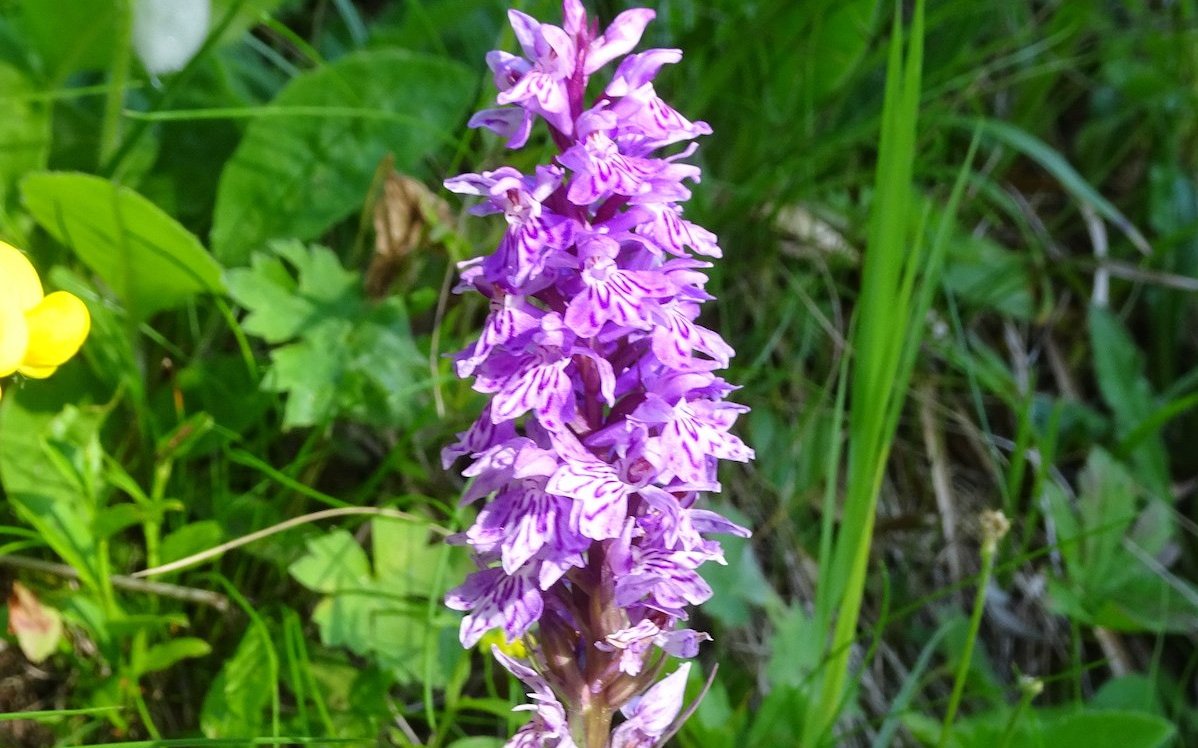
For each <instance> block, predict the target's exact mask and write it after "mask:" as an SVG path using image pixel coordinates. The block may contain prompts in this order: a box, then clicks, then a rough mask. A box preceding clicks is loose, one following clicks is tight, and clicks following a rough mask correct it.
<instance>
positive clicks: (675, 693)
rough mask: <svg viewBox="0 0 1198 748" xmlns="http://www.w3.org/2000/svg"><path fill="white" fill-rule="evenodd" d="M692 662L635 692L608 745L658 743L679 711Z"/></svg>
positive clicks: (648, 746)
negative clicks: (639, 692) (638, 694)
mask: <svg viewBox="0 0 1198 748" xmlns="http://www.w3.org/2000/svg"><path fill="white" fill-rule="evenodd" d="M690 670H691V665H690V663H689V662H688V663H685V664H683V665H682V667H680V668H678V669H677V670H675V671H674V672H673V673H671V674H670V675H668V676H667V677H666V678H665V679H664V680H662V681H661V682H660V683H658V684H657V685H655V686H653V687H652V688H650V689H649V690H648V691H646V692H645V693H644V694H643V695H642V696H637V697H636V698H634V699H632V700H631V701H629V702H628V704H627V705H625V706H624V707H622V708H621V709H620V711H621V712H622V713H623V714H624V717H625V718H626V719H627V721H626V722H624V724H622V725H620V726H619V727H617V728H616V731H615V732H614V733H612V736H611V748H652V747H653V746H657V745H661V743H660V741H661V739H662V737H664V736H665V735H666V733H667V732H668V731H669V729H670V727H671V726H672V725H673V723H674V720H675V719H676V718H677V717H678V712H679V711H681V710H682V697H683V692H684V691H685V690H686V679H687V676H688V675H690Z"/></svg>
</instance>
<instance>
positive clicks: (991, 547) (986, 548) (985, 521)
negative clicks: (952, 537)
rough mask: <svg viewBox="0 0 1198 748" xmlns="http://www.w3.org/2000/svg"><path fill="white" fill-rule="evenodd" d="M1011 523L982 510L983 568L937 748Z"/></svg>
mask: <svg viewBox="0 0 1198 748" xmlns="http://www.w3.org/2000/svg"><path fill="white" fill-rule="evenodd" d="M1010 527H1011V525H1010V523H1008V522H1007V518H1006V517H1005V516H1004V515H1003V513H1002V512H985V513H983V514H982V571H981V574H979V576H978V590H977V593H976V594H975V595H974V597H973V612H972V613H971V614H970V616H969V633H968V636H967V637H966V639H965V650H964V651H963V652H962V653H961V662H960V663H958V664H957V675H956V677H955V678H954V679H953V692H952V695H950V696H949V699H948V708H947V709H946V710H945V712H944V723H943V724H942V725H941V726H940V740H939V741H938V742H937V743H936V746H937V748H944V746H946V745H948V736H949V733H950V732H951V731H952V727H953V720H955V719H956V718H957V708H958V707H960V706H961V695H962V694H963V693H965V679H966V678H967V677H968V675H969V664H970V662H971V661H972V660H973V647H974V644H975V643H976V642H977V639H978V630H979V629H980V628H981V626H982V611H984V610H985V609H986V588H987V587H989V586H990V579H991V577H993V576H994V556H995V554H996V553H997V551H998V541H999V540H1001V539H1002V537H1003V536H1004V535H1006V534H1007V530H1009V529H1010Z"/></svg>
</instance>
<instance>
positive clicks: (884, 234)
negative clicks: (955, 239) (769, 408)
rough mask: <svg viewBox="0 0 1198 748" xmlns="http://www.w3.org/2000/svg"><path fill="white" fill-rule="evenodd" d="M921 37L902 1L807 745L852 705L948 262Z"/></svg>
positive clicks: (917, 19)
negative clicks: (922, 178) (923, 356)
mask: <svg viewBox="0 0 1198 748" xmlns="http://www.w3.org/2000/svg"><path fill="white" fill-rule="evenodd" d="M923 35H924V3H923V2H922V0H919V2H917V3H916V4H915V11H914V16H913V20H912V24H911V30H910V35H909V38H908V39H907V40H906V43H904V33H903V23H902V4H901V3H896V4H895V16H894V23H893V31H892V36H891V41H890V56H889V62H888V65H887V69H886V94H885V103H884V105H883V111H882V132H881V142H880V147H879V153H878V165H877V171H876V175H875V181H874V203H873V206H872V209H871V214H870V225H869V234H868V244H867V246H866V252H865V258H864V265H863V270H862V282H861V295H860V298H859V300H858V306H857V313H856V314H857V316H856V319H855V321H854V326H853V330H852V338H851V340H852V348H853V357H854V358H853V365H852V369H851V373H850V384H849V391H850V395H851V398H852V399H851V405H850V410H849V444H848V472H847V475H846V477H845V493H844V497H845V498H844V507H843V519H842V520H841V523H840V527H839V528H838V530H837V531H836V535H835V539H834V540H833V541H831V543H829V542H828V541H827V540H826V537H827V533H829V532H831V524H830V523H827V522H826V523H825V525H824V533H825V540H824V542H823V543H822V544H821V547H823V548H825V549H827V548H829V547H830V548H831V559H830V563H829V562H828V561H829V559H824V558H821V564H820V568H821V569H826V570H827V571H826V572H825V573H824V574H823V579H822V580H821V583H820V586H819V589H818V593H817V597H816V608H815V610H816V614H815V621H816V625H817V627H818V628H817V631H818V633H819V635H821V636H823V637H824V641H823V646H822V650H823V651H824V652H825V653H826V655H827V661H826V664H825V666H824V668H823V669H822V671H821V674H820V677H819V679H818V682H817V684H816V688H815V691H814V698H812V699H811V701H810V702H809V706H808V709H807V714H806V719H805V721H804V723H803V732H802V734H803V741H802V744H803V745H804V746H815V745H820V744H822V743H824V742H826V741H827V740H828V738H829V734H830V732H831V731H832V729H833V728H834V726H835V724H836V721H837V718H838V716H839V714H840V712H841V710H842V708H843V706H844V705H845V704H846V703H847V702H848V701H849V699H848V696H847V694H846V688H845V685H846V681H847V680H848V675H849V670H850V667H851V662H852V657H851V655H852V645H853V642H854V640H855V638H856V635H857V623H858V617H859V615H860V612H861V603H862V599H863V596H864V593H865V582H866V572H867V569H868V566H869V551H870V545H871V540H872V538H873V530H874V521H875V518H876V514H877V504H878V492H879V490H880V488H881V483H882V475H883V469H884V467H885V465H886V460H887V457H888V455H889V454H890V445H891V440H892V438H893V435H894V429H895V425H896V423H897V418H898V412H899V410H900V409H901V408H902V405H903V402H904V401H905V399H906V393H907V383H908V380H909V379H910V376H911V370H912V367H913V365H914V361H915V357H914V351H915V350H916V349H917V348H918V346H919V343H920V339H921V338H922V332H923V327H924V315H925V314H926V311H927V306H926V295H923V294H918V291H919V289H927V288H931V287H934V286H935V284H936V283H937V281H938V276H939V272H940V268H941V265H942V261H943V253H942V251H941V252H930V251H929V245H928V244H927V243H926V242H925V241H924V240H923V225H924V217H922V216H920V215H918V214H917V213H916V210H915V206H916V203H915V200H914V199H913V186H912V172H913V169H914V164H915V146H916V135H917V122H918V118H919V100H920V81H921V76H922V69H923V41H924V39H923ZM917 280H918V283H917ZM896 322H897V324H896ZM896 329H897V330H899V331H900V333H899V334H896Z"/></svg>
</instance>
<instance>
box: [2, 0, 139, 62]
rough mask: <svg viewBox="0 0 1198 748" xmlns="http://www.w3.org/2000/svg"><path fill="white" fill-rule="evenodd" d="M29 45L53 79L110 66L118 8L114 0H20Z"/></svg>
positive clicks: (118, 5)
mask: <svg viewBox="0 0 1198 748" xmlns="http://www.w3.org/2000/svg"><path fill="white" fill-rule="evenodd" d="M20 2H21V11H22V15H23V18H24V22H25V23H24V26H25V28H26V29H27V31H28V40H29V43H30V45H31V46H32V47H33V48H34V49H35V50H37V52H38V54H39V55H40V57H41V59H42V62H43V64H44V65H45V66H46V69H47V72H48V74H49V77H50V79H51V80H55V81H58V80H62V79H64V78H66V76H67V75H68V74H69V73H73V72H75V71H77V70H97V69H101V68H106V67H108V66H109V65H110V64H111V62H112V56H113V53H114V52H115V51H116V44H115V41H116V38H117V28H118V26H119V23H120V20H119V19H120V16H119V15H118V13H119V9H120V8H123V7H127V5H126V4H124V3H114V2H112V0H54V2H46V0H20Z"/></svg>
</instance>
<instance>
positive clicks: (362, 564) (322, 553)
mask: <svg viewBox="0 0 1198 748" xmlns="http://www.w3.org/2000/svg"><path fill="white" fill-rule="evenodd" d="M288 571H289V572H291V576H292V577H294V578H295V580H296V581H297V582H299V583H300V584H302V585H304V586H305V587H307V588H308V589H310V590H312V591H313V592H324V593H333V592H337V591H339V590H342V589H353V588H355V587H358V588H362V587H365V586H366V585H368V584H370V581H371V574H370V562H369V561H368V560H367V559H366V552H365V551H363V550H362V546H360V545H358V541H356V540H354V536H353V535H350V534H349V533H348V532H346V531H345V530H333V531H331V532H329V533H326V534H325V535H321V536H318V537H316V538H313V539H312V540H309V541H308V554H307V555H306V556H304V557H303V558H300V559H299V560H297V561H296V562H295V563H293V564H292V565H291V568H289V569H288Z"/></svg>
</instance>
